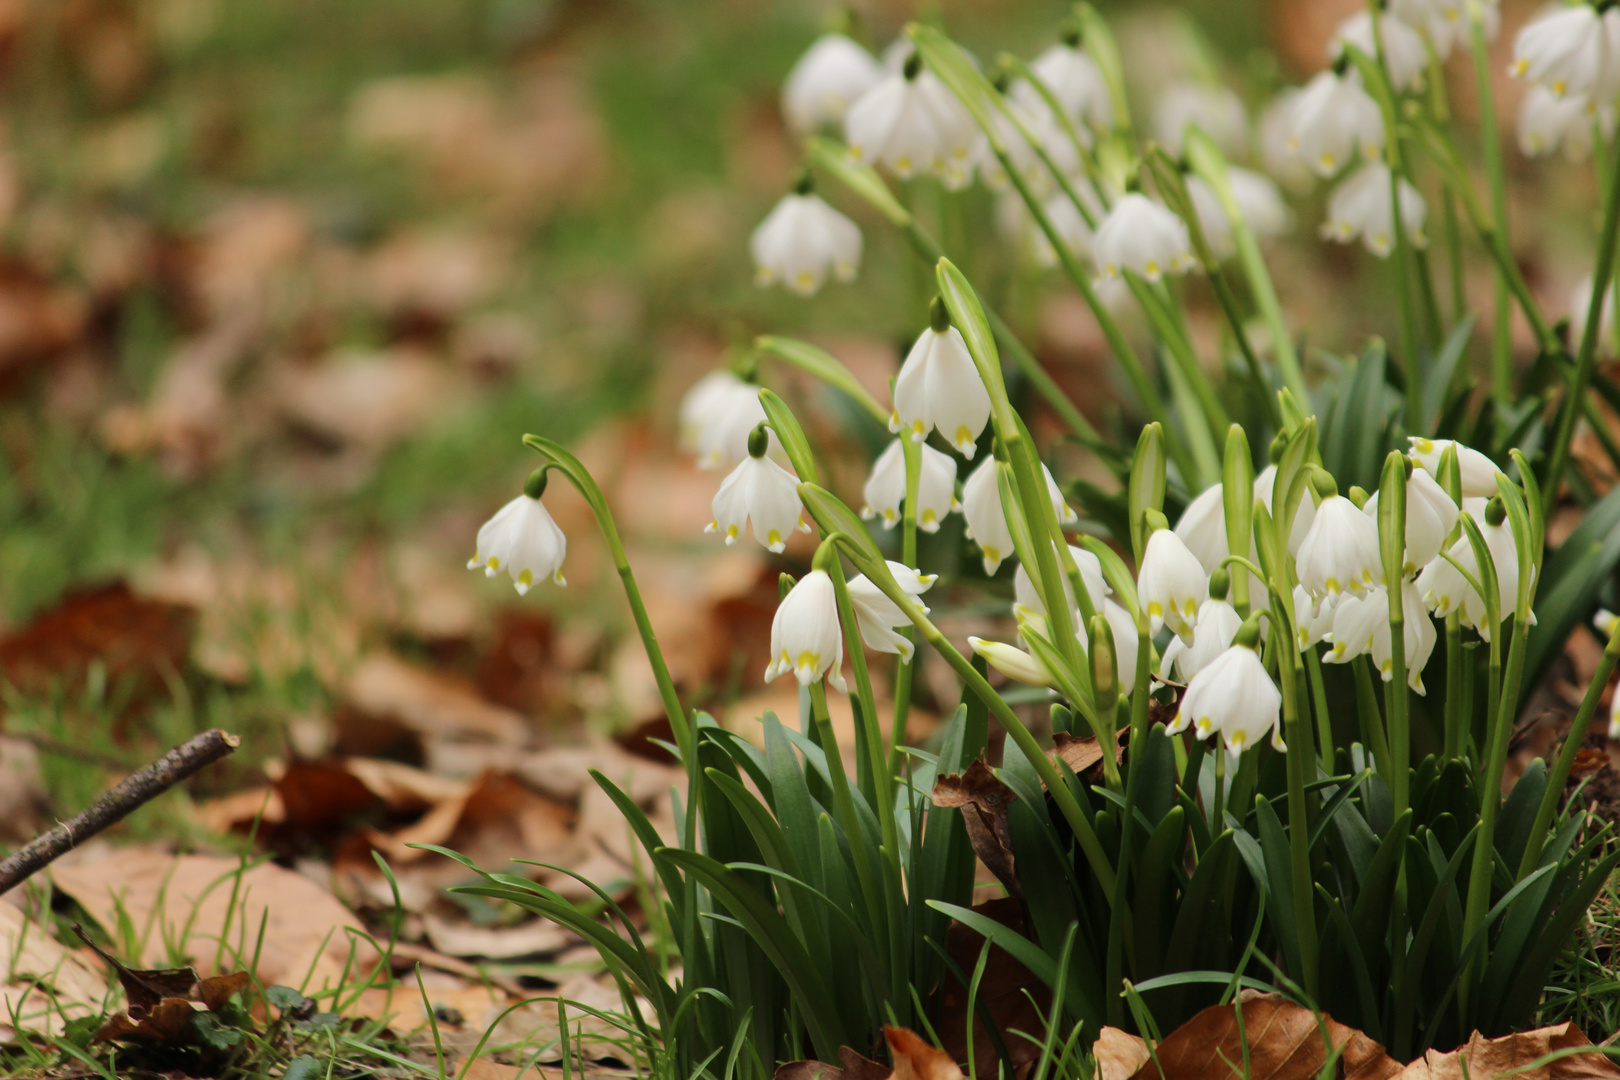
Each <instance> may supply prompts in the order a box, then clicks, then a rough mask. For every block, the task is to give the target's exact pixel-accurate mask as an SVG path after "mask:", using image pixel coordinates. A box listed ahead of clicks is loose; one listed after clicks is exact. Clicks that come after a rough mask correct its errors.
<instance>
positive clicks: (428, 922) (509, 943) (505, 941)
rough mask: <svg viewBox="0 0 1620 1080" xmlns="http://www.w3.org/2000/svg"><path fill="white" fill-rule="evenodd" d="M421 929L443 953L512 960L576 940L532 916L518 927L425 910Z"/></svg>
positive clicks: (562, 930)
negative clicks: (461, 919)
mask: <svg viewBox="0 0 1620 1080" xmlns="http://www.w3.org/2000/svg"><path fill="white" fill-rule="evenodd" d="M422 930H423V932H424V933H426V934H427V939H428V940H429V941H431V942H432V943H433V947H434V948H435V949H438V950H439V951H440V952H442V953H445V954H447V955H449V956H462V957H466V956H478V957H483V958H484V959H487V960H515V959H517V958H518V957H522V956H536V955H540V954H542V953H554V952H558V951H560V950H562V949H565V948H568V947H569V946H571V945H574V944H577V943H578V941H579V938H578V937H576V936H575V935H574V934H572V933H570V932H569V931H567V930H564V929H563V928H562V927H561V926H559V925H557V924H556V923H554V922H551V921H549V920H547V919H535V920H533V921H532V922H527V923H524V924H523V925H521V926H470V925H467V924H465V923H453V922H450V921H448V920H446V919H441V918H439V917H438V916H436V915H434V914H432V913H431V912H427V913H424V914H423V915H422Z"/></svg>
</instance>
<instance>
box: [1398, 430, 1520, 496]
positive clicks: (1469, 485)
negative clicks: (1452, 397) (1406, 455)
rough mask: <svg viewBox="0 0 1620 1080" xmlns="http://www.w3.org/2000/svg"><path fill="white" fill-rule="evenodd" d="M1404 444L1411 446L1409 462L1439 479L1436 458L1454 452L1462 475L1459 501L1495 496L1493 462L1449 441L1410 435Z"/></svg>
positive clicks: (1471, 448) (1498, 470)
mask: <svg viewBox="0 0 1620 1080" xmlns="http://www.w3.org/2000/svg"><path fill="white" fill-rule="evenodd" d="M1407 441H1408V442H1410V443H1411V444H1412V452H1411V458H1412V461H1413V463H1414V464H1417V465H1421V466H1423V469H1424V471H1425V472H1427V473H1428V474H1429V475H1430V476H1433V477H1435V478H1436V480H1438V479H1439V476H1440V458H1441V457H1442V456H1443V455H1444V454H1445V452H1446V448H1447V447H1450V446H1455V447H1456V448H1457V465H1458V467H1459V468H1458V471H1459V472H1461V473H1462V494H1463V498H1465V499H1471V498H1481V499H1488V498H1490V497H1491V496H1492V495H1495V494H1496V474H1497V473H1498V472H1500V471H1501V470H1500V469H1498V468H1497V467H1496V462H1494V461H1492V460H1491V459H1490V458H1488V457H1486V456H1485V455H1484V454H1482V453H1480V452H1479V451H1478V450H1475V449H1474V448H1473V447H1470V446H1464V445H1463V444H1462V443H1454V442H1452V441H1451V440H1450V439H1425V438H1422V437H1421V436H1417V435H1411V436H1408V437H1407Z"/></svg>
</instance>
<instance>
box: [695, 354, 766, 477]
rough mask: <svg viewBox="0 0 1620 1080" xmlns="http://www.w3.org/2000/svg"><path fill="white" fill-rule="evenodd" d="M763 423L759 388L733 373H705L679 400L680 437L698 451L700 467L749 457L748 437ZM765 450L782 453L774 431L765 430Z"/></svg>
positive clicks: (711, 466)
mask: <svg viewBox="0 0 1620 1080" xmlns="http://www.w3.org/2000/svg"><path fill="white" fill-rule="evenodd" d="M764 422H765V406H764V405H761V404H760V401H759V387H757V386H755V385H754V384H753V383H747V382H743V381H742V380H741V379H739V378H737V377H736V376H735V375H731V374H729V373H722V372H715V373H714V374H713V375H708V376H705V377H704V378H703V379H702V380H700V381H699V382H698V384H697V385H696V386H694V387H692V389H691V390H690V391H689V392H688V393H687V395H686V399H685V400H684V401H682V402H681V438H682V441H683V443H684V444H686V445H687V446H688V447H689V448H690V449H692V450H694V451H696V453H697V467H698V468H699V469H716V468H720V467H722V466H728V465H732V464H735V463H736V462H739V461H741V460H742V459H743V458H745V457H747V456H748V439H749V436H750V435H752V434H753V432H754V429H755V428H757V427H759V425H760V424H762V423H764ZM766 437H767V441H768V452H769V453H770V454H771V456H772V457H776V458H780V457H781V456H782V445H781V443H779V442H778V441H777V439H776V433H775V432H774V431H771V430H770V429H769V428H767V429H766Z"/></svg>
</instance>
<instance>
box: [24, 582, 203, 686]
mask: <svg viewBox="0 0 1620 1080" xmlns="http://www.w3.org/2000/svg"><path fill="white" fill-rule="evenodd" d="M194 622H195V619H194V615H193V612H192V611H191V609H189V608H186V607H182V606H180V605H178V604H169V603H165V602H163V601H161V600H150V599H147V598H144V597H140V596H136V595H135V594H134V593H133V592H131V591H130V588H129V586H128V585H126V584H124V583H123V582H122V581H118V582H114V583H112V584H110V585H103V586H100V587H97V588H89V589H81V590H78V591H76V592H72V593H69V594H68V595H67V596H65V597H63V598H62V600H61V601H60V602H59V603H58V604H57V605H56V606H55V607H53V608H50V609H48V610H46V611H43V612H41V613H40V614H39V615H36V616H35V617H34V620H33V621H32V622H30V623H29V624H28V625H27V626H26V627H24V628H23V629H21V630H19V631H17V632H16V633H14V634H8V635H6V636H5V637H4V638H0V671H4V672H5V673H6V678H7V680H8V681H9V682H10V683H11V684H12V685H13V686H15V687H17V688H18V689H19V690H22V691H24V692H26V693H35V694H42V693H49V692H50V691H51V690H52V688H53V687H56V686H62V687H64V688H71V687H73V686H75V685H77V684H78V682H79V681H80V680H81V679H83V678H84V674H85V672H86V671H87V670H88V669H89V667H90V665H91V664H92V663H100V664H101V665H102V667H103V668H104V669H105V671H106V674H107V680H108V683H109V684H111V685H119V684H120V683H124V684H125V689H124V692H125V693H127V694H128V695H129V696H130V699H131V700H136V701H139V700H141V699H142V698H144V697H147V696H151V695H154V694H157V695H161V694H164V693H166V692H167V690H168V682H167V679H168V678H170V677H172V676H173V675H174V674H175V673H176V672H178V671H179V670H180V669H181V668H182V667H184V665H185V661H186V653H187V652H188V650H189V649H190V647H191V634H192V628H193V625H194Z"/></svg>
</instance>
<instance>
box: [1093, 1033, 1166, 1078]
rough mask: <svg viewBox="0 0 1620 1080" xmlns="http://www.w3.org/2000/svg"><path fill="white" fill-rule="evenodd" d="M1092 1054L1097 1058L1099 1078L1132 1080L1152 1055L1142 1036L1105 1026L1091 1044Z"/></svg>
mask: <svg viewBox="0 0 1620 1080" xmlns="http://www.w3.org/2000/svg"><path fill="white" fill-rule="evenodd" d="M1091 1056H1092V1057H1093V1058H1095V1059H1096V1060H1097V1074H1098V1075H1097V1080H1130V1077H1131V1076H1132V1075H1133V1074H1135V1072H1136V1070H1137V1069H1140V1068H1141V1067H1142V1066H1143V1065H1145V1064H1147V1062H1148V1061H1149V1060H1150V1058H1151V1056H1152V1055H1150V1054H1149V1053H1148V1047H1147V1043H1146V1042H1144V1041H1143V1040H1142V1036H1140V1035H1132V1034H1131V1033H1130V1032H1128V1031H1123V1030H1121V1029H1120V1028H1117V1027H1105V1028H1103V1029H1102V1034H1101V1035H1099V1036H1097V1041H1096V1042H1095V1043H1093V1044H1092V1045H1091Z"/></svg>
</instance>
